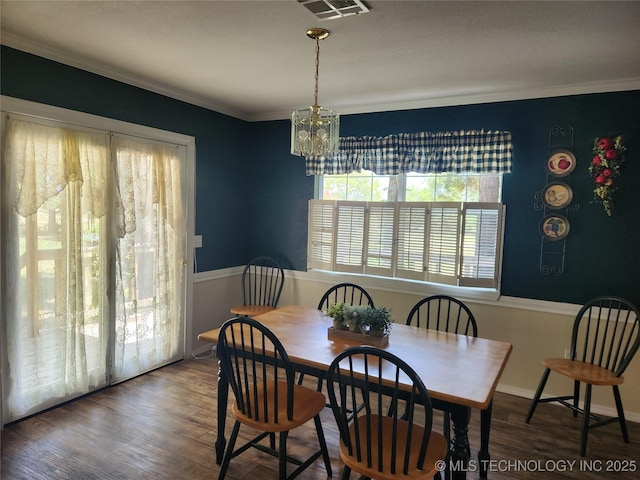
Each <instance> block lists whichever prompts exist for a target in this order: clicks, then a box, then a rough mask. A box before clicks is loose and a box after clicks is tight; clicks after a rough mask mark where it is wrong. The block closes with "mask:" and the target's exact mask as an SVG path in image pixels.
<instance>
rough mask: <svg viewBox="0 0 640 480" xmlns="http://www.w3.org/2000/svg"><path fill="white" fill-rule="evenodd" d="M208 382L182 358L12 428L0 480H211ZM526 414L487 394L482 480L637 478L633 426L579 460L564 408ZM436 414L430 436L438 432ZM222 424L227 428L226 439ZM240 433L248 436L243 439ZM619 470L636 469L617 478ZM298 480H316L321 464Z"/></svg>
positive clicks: (244, 463) (305, 430)
mask: <svg viewBox="0 0 640 480" xmlns="http://www.w3.org/2000/svg"><path fill="white" fill-rule="evenodd" d="M309 380H310V382H313V379H309ZM216 381H217V362H216V360H215V358H208V359H204V360H185V361H182V362H178V363H176V364H173V365H169V366H167V367H164V368H162V369H159V370H156V371H154V372H151V373H148V374H146V375H143V376H140V377H138V378H135V379H133V380H130V381H128V382H125V383H122V384H120V385H117V386H114V387H111V388H109V389H106V390H103V391H101V392H98V393H95V394H93V395H89V396H87V397H84V398H82V399H80V400H77V401H74V402H70V403H68V404H66V405H64V406H61V407H58V408H55V409H53V410H50V411H48V412H45V413H42V414H40V415H37V416H34V417H32V418H29V419H27V420H24V421H22V422H18V423H16V424H13V425H11V426H9V427H7V428H5V430H3V431H2V479H7V480H19V479H25V480H58V479H68V480H86V479H96V480H98V479H99V480H110V479H126V480H128V479H132V480H139V479H149V480H151V479H153V480H155V479H158V480H161V479H167V480H181V479H185V480H199V479H215V478H217V475H218V466H217V465H216V463H215V454H214V448H213V444H214V441H215V433H216V421H215V417H216V415H215V412H216V395H217V384H216ZM624 400H625V398H623V401H624ZM626 400H627V401H631V399H626ZM528 407H529V400H527V399H523V398H519V397H514V396H510V395H505V394H500V393H498V394H496V396H495V399H494V409H493V423H492V430H491V442H490V453H491V457H492V463H491V464H490V465H489V467H490V468H489V478H490V479H492V480H503V479H525V480H526V479H545V480H547V479H551V480H553V479H581V480H582V479H586V480H590V479H596V478H598V479H602V478H611V479H623V480H627V479H629V480H631V479H640V472H639V471H638V469H640V425H639V424H637V423H629V435H630V440H631V441H630V443H628V444H626V443H624V442H623V440H622V436H621V434H620V428H619V427H618V425H617V424H612V425H607V426H605V427H602V428H599V429H596V430H593V431H591V433H590V435H589V446H588V450H587V457H586V458H585V459H582V458H581V457H580V456H579V454H578V449H579V435H580V430H579V429H580V419H579V418H578V419H574V418H573V416H572V415H571V412H570V411H569V410H567V409H565V408H563V407H559V406H554V405H549V404H542V405H540V406H538V409H537V411H536V414H535V415H534V417H533V420H532V423H531V424H530V425H527V424H525V423H524V418H525V415H526V413H527V408H528ZM436 415H437V417H436V420H435V423H436V424H437V425H435V426H434V428H437V429H440V428H441V424H440V422H441V417H440V415H439V414H436ZM229 419H230V417H229ZM322 422H323V426H324V429H325V435H326V437H327V443H328V444H329V453H330V455H331V461H332V467H333V478H340V473H341V471H342V464H341V462H340V460H339V456H338V451H337V447H336V445H337V443H338V433H337V430H336V427H335V423H334V420H333V416H332V414H331V411H330V410H329V409H326V410H325V411H324V412H323V413H322ZM479 424H480V417H479V412H477V411H474V412H473V414H472V419H471V425H470V432H469V437H470V444H471V450H472V458H473V459H476V458H477V449H478V446H479V443H480V435H479ZM231 425H232V421H231V420H229V421H228V422H227V437H228V434H229V430H230V428H231ZM243 432H244V433H245V435H244V438H249V436H248V435H247V432H249V433H250V432H251V431H250V430H248V429H246V428H244V429H241V432H240V434H241V436H243ZM289 446H290V450H291V453H292V454H294V455H296V454H304V453H306V452H307V451H310V450H311V449H312V448H315V446H316V437H315V430H314V428H313V423H312V422H311V423H309V424H307V425H304V426H303V427H301V428H300V429H298V430H295V431H293V432H292V433H291V435H290V440H289ZM476 467H477V465H475V466H474V465H473V464H472V465H471V468H470V471H469V472H468V475H467V478H469V479H472V480H474V479H477V478H479V472H478V471H475V470H477V468H476ZM623 467H627V469H628V470H630V469H633V468H634V467H635V470H636V471H634V472H631V471H626V472H624V471H620V470H621V469H622V468H623ZM607 468H609V469H611V470H612V471H606V469H607ZM227 478H228V479H229V480H241V479H242V480H248V479H258V480H262V479H275V478H277V460H276V459H275V458H273V457H270V456H269V455H266V454H263V453H261V452H258V451H256V450H255V449H251V450H249V451H247V452H245V453H243V454H242V455H241V456H239V457H237V458H235V459H234V460H232V462H231V466H230V468H229V472H228V475H227ZM298 478H300V479H303V480H310V479H314V480H315V479H325V478H326V472H325V470H324V466H323V464H322V461H321V460H319V461H317V462H316V463H315V464H314V465H312V466H311V467H310V468H309V469H308V470H307V471H305V472H304V473H303V474H302V475H301V476H300V477H298ZM352 478H356V475H352Z"/></svg>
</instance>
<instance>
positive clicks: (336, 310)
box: [327, 303, 348, 330]
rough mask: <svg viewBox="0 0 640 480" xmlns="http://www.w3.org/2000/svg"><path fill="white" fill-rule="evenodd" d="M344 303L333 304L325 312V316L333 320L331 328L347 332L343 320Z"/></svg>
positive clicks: (345, 305) (344, 320)
mask: <svg viewBox="0 0 640 480" xmlns="http://www.w3.org/2000/svg"><path fill="white" fill-rule="evenodd" d="M346 307H347V304H346V303H334V304H333V305H331V306H330V307H329V309H328V310H327V316H329V317H331V318H333V328H335V329H336V330H347V329H348V327H347V323H346V318H345V309H346Z"/></svg>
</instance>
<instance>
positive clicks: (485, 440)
mask: <svg viewBox="0 0 640 480" xmlns="http://www.w3.org/2000/svg"><path fill="white" fill-rule="evenodd" d="M492 409H493V400H491V402H489V406H488V407H487V408H486V409H484V410H480V451H479V452H478V463H479V464H480V478H487V466H488V465H489V460H491V455H489V433H490V431H491V411H492Z"/></svg>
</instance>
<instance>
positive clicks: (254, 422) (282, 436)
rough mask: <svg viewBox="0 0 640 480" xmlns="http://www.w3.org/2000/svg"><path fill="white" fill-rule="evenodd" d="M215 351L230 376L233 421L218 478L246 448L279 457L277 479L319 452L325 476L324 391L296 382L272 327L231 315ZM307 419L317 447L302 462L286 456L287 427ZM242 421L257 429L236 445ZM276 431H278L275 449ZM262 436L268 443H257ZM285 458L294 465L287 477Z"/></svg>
mask: <svg viewBox="0 0 640 480" xmlns="http://www.w3.org/2000/svg"><path fill="white" fill-rule="evenodd" d="M217 354H218V358H219V359H220V368H221V369H222V371H223V373H224V375H226V376H227V378H228V379H229V385H230V386H231V389H232V390H233V393H234V396H235V403H234V404H233V416H234V417H235V424H234V426H233V430H232V433H231V436H230V438H229V444H228V446H227V448H226V450H225V453H224V457H223V460H222V465H221V466H220V473H219V475H218V479H219V480H221V479H223V478H224V477H225V475H226V473H227V469H228V467H229V462H230V461H231V459H232V458H234V457H236V456H238V455H240V454H241V453H243V452H244V451H246V450H247V449H248V448H251V447H254V448H257V449H258V450H261V451H263V452H266V453H269V454H271V455H274V456H276V457H278V459H279V464H278V472H279V476H278V478H279V479H280V480H286V479H292V478H294V477H295V476H297V475H298V474H299V473H300V472H302V471H303V470H304V469H306V468H307V467H308V466H309V465H311V464H312V463H313V462H314V461H315V460H316V459H318V458H319V457H320V456H322V457H323V459H324V463H325V468H326V470H327V475H328V476H329V477H330V476H331V463H330V460H329V453H328V451H327V445H326V442H325V438H324V432H323V430H322V424H321V423H320V412H321V411H322V410H323V409H324V407H325V403H326V399H325V396H324V395H323V394H322V393H320V392H316V391H314V390H311V389H309V388H306V387H303V386H300V385H297V384H295V382H294V375H295V372H294V369H293V366H292V365H291V363H290V361H289V357H288V356H287V352H286V351H285V349H284V347H283V346H282V343H281V342H280V341H279V340H278V338H277V337H276V336H275V335H274V334H273V332H271V331H270V330H269V329H268V328H267V327H265V326H264V325H262V324H261V323H259V322H257V321H256V320H253V319H252V318H249V317H245V316H241V317H235V318H232V319H230V320H227V322H225V323H224V325H223V326H222V327H221V329H220V333H219V335H218V350H217ZM312 419H313V421H314V422H315V426H316V432H317V435H318V441H319V443H320V449H319V450H318V451H316V452H314V453H313V454H312V455H311V456H310V457H309V458H307V459H306V460H304V461H301V460H298V459H296V458H293V457H292V456H290V455H287V437H288V434H289V431H290V430H292V429H294V428H296V427H299V426H300V425H303V424H304V423H307V422H308V421H309V420H312ZM243 424H244V425H246V426H249V427H251V428H253V429H255V430H259V431H261V432H262V433H260V434H259V435H257V436H256V437H255V438H253V439H252V440H250V441H249V442H247V443H245V444H244V445H243V446H241V447H238V448H237V449H236V448H235V444H236V441H237V438H238V432H239V431H240V426H241V425H243ZM276 433H279V442H278V448H277V449H276V448H275V446H276V445H275V443H276V442H275V434H276ZM266 437H269V439H270V445H269V446H267V445H263V444H262V443H260V442H261V441H262V440H263V439H265V438H266ZM288 463H293V464H295V465H297V468H296V469H295V470H294V471H293V472H292V473H291V474H290V475H289V476H287V464H288Z"/></svg>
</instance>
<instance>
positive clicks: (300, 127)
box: [291, 28, 340, 158]
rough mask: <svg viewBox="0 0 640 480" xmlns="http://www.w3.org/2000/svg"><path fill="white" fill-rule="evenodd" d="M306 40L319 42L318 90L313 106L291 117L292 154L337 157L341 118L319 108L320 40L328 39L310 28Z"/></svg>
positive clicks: (324, 33)
mask: <svg viewBox="0 0 640 480" xmlns="http://www.w3.org/2000/svg"><path fill="white" fill-rule="evenodd" d="M307 36H308V37H309V38H312V39H314V40H315V41H316V88H315V96H314V102H313V105H311V106H310V107H306V108H299V109H297V110H294V111H293V113H292V114H291V154H292V155H298V156H303V157H305V158H310V157H311V158H313V157H331V156H333V155H335V154H337V153H338V147H339V145H338V139H339V128H340V115H338V114H337V113H336V112H334V111H333V110H329V109H328V108H323V107H321V106H320V105H318V67H319V66H320V40H324V39H325V38H327V37H328V36H329V31H328V30H325V29H324V28H310V29H309V30H307Z"/></svg>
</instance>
